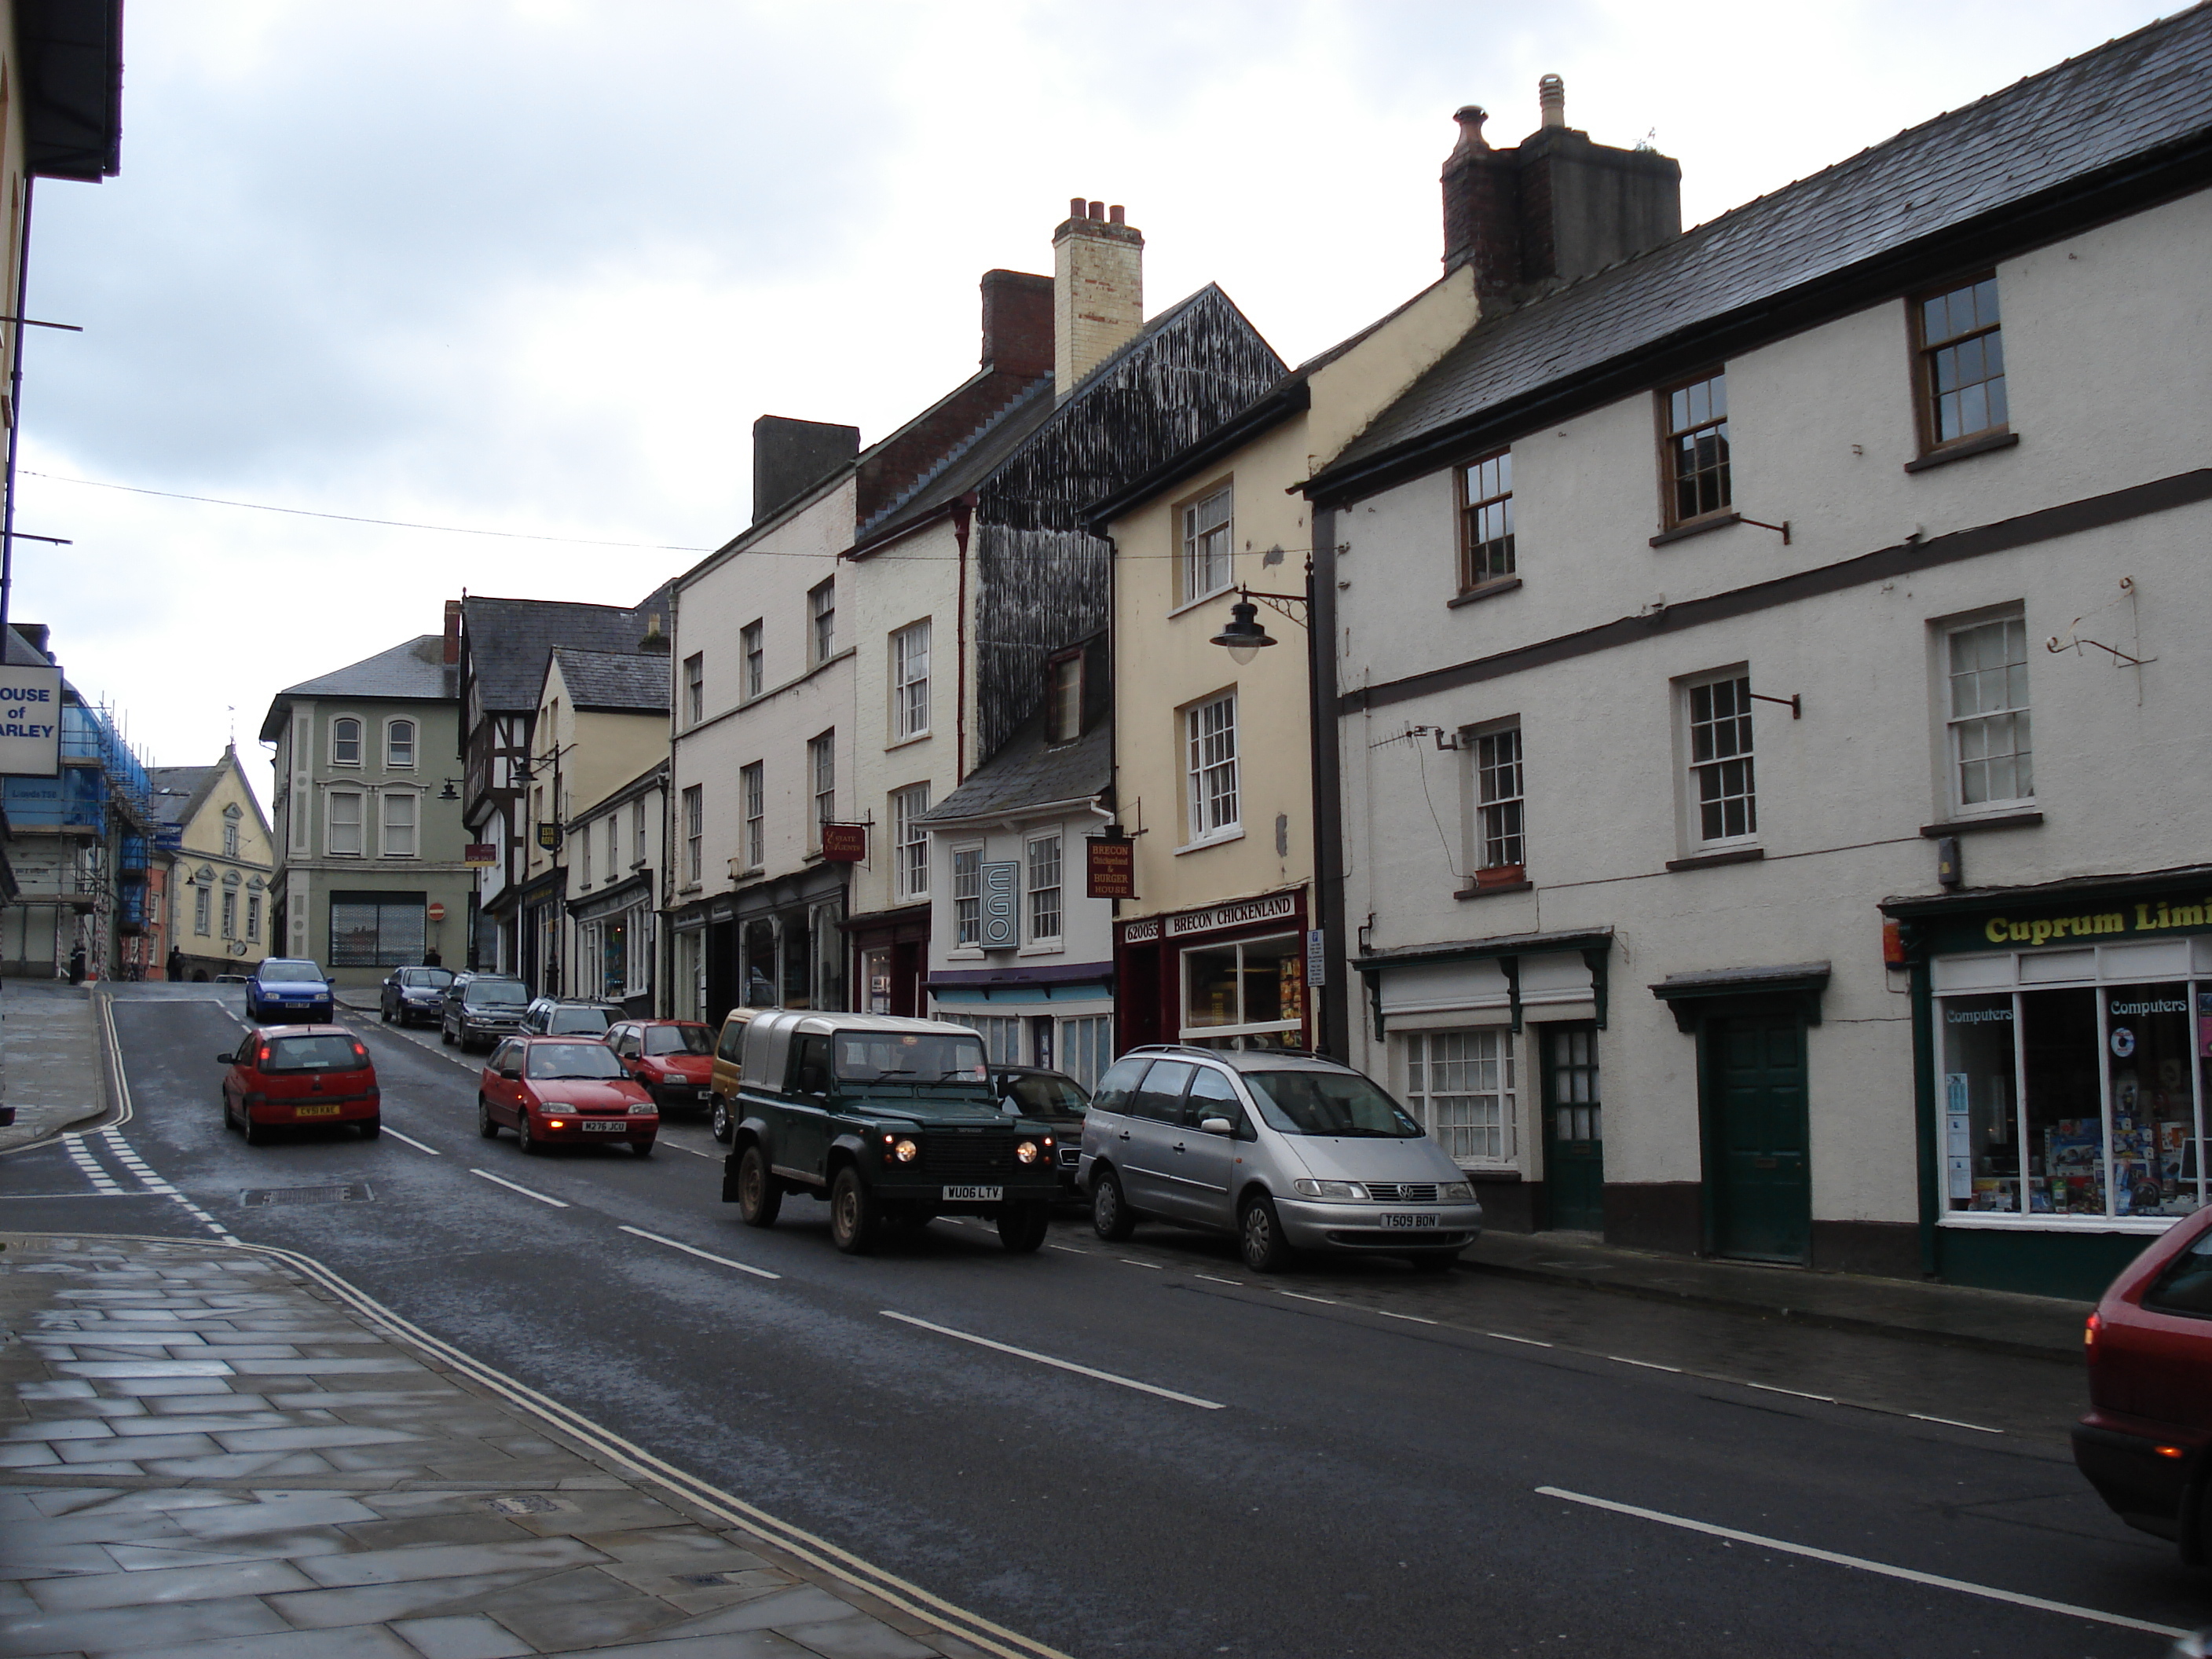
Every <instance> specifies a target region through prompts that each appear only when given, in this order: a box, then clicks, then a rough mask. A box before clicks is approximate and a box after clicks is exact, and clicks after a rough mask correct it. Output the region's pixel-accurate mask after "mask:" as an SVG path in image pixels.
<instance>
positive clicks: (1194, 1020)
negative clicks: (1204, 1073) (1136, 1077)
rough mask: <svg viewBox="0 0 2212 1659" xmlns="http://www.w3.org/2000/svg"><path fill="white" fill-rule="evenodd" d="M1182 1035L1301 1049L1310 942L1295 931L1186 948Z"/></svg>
mask: <svg viewBox="0 0 2212 1659" xmlns="http://www.w3.org/2000/svg"><path fill="white" fill-rule="evenodd" d="M1182 975H1183V1017H1182V1038H1183V1040H1184V1041H1185V1042H1203V1043H1206V1044H1208V1045H1210V1046H1213V1047H1218V1048H1296V1047H1297V1046H1299V1044H1300V1042H1301V1040H1302V1035H1303V1033H1304V1030H1305V972H1304V946H1303V945H1302V944H1301V942H1300V940H1299V938H1298V936H1297V934H1295V933H1290V934H1284V935H1279V936H1278V937H1276V938H1273V939H1248V940H1244V941H1243V942H1241V943H1239V944H1236V945H1199V946H1197V947H1195V948H1194V949H1191V950H1188V951H1184V952H1183V953H1182Z"/></svg>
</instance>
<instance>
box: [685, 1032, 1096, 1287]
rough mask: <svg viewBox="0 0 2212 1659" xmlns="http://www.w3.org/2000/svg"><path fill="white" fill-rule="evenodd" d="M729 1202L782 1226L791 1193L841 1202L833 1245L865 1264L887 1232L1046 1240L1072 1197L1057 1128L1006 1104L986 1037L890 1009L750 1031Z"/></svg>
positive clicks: (1023, 1247)
mask: <svg viewBox="0 0 2212 1659" xmlns="http://www.w3.org/2000/svg"><path fill="white" fill-rule="evenodd" d="M732 1104H733V1110H732V1113H731V1115H732V1118H734V1119H735V1120H736V1121H734V1123H733V1124H732V1131H731V1135H730V1153H729V1157H728V1158H726V1160H724V1163H723V1166H722V1201H723V1202H724V1203H726V1204H735V1205H737V1206H738V1210H739V1212H740V1213H741V1214H742V1215H743V1216H744V1219H745V1221H746V1223H747V1225H750V1226H755V1227H772V1226H774V1225H775V1218H776V1212H777V1211H778V1210H779V1209H781V1207H782V1204H783V1195H784V1194H786V1193H806V1194H811V1196H813V1197H816V1198H826V1199H827V1200H829V1236H830V1237H831V1239H832V1240H834V1241H835V1243H836V1246H837V1248H838V1249H841V1250H843V1251H845V1252H847V1253H848V1254H850V1255H865V1254H866V1252H867V1251H869V1250H872V1249H874V1248H875V1245H876V1241H877V1239H878V1237H879V1236H880V1235H881V1232H882V1230H883V1228H884V1224H886V1223H894V1224H897V1225H905V1226H912V1227H919V1226H921V1225H925V1224H926V1223H927V1222H928V1221H930V1220H931V1219H932V1218H934V1217H937V1216H940V1215H983V1216H989V1217H991V1218H994V1220H996V1221H997V1223H998V1225H999V1237H1000V1241H1001V1242H1002V1243H1004V1244H1005V1245H1006V1248H1007V1249H1010V1250H1015V1251H1029V1250H1034V1249H1036V1248H1037V1246H1039V1245H1040V1244H1042V1243H1044V1236H1045V1229H1046V1226H1047V1225H1048V1222H1049V1220H1050V1218H1051V1204H1052V1200H1053V1198H1054V1195H1055V1194H1057V1193H1058V1191H1059V1176H1058V1174H1057V1172H1056V1170H1055V1165H1056V1164H1057V1163H1058V1157H1057V1153H1056V1152H1055V1149H1054V1145H1053V1132H1052V1130H1051V1128H1050V1127H1049V1126H1048V1125H1045V1124H1042V1123H1033V1122H1030V1121H1028V1120H1027V1119H1024V1118H1018V1117H1010V1116H1008V1115H1006V1112H1005V1111H1004V1110H1002V1109H1000V1104H999V1101H998V1097H997V1096H996V1094H995V1093H994V1091H993V1090H992V1087H991V1073H990V1069H989V1067H988V1066H987V1065H986V1064H985V1061H984V1056H983V1043H982V1039H981V1038H980V1037H978V1036H976V1035H975V1032H973V1031H971V1030H968V1029H967V1027H965V1026H963V1025H951V1024H940V1023H939V1022H938V1021H935V1020H927V1019H897V1018H891V1017H890V1016H888V1015H882V1014H832V1013H820V1014H817V1013H804V1012H778V1013H764V1014H762V1015H760V1016H759V1017H758V1018H756V1019H754V1020H753V1022H752V1023H751V1024H749V1025H748V1026H746V1027H745V1032H744V1070H743V1082H742V1083H741V1084H740V1085H739V1087H738V1098H737V1100H736V1101H735V1102H734V1103H732Z"/></svg>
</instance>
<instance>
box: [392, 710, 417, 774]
mask: <svg viewBox="0 0 2212 1659" xmlns="http://www.w3.org/2000/svg"><path fill="white" fill-rule="evenodd" d="M403 731H404V732H406V733H407V735H406V737H404V738H402V737H401V736H400V735H399V734H400V732H403ZM421 737H422V727H420V726H417V725H416V723H415V722H414V721H413V720H386V722H385V723H384V765H385V769H386V771H391V772H412V771H413V770H414V769H415V756H416V750H418V749H419V747H420V746H421V744H420V741H419V740H420V738H421ZM403 752H404V755H405V757H406V758H404V760H403V759H402V758H401V755H402V754H403Z"/></svg>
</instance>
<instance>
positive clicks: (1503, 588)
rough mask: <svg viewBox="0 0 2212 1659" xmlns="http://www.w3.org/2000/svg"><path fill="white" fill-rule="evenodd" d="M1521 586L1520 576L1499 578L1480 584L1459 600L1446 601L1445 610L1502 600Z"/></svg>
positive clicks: (1462, 595)
mask: <svg viewBox="0 0 2212 1659" xmlns="http://www.w3.org/2000/svg"><path fill="white" fill-rule="evenodd" d="M1518 586H1521V579H1520V578H1519V577H1518V576H1499V577H1497V578H1495V579H1493V580H1490V581H1486V582H1479V583H1477V584H1476V585H1475V586H1473V587H1470V588H1468V590H1467V592H1464V593H1462V594H1461V595H1459V597H1458V598H1456V599H1446V600H1445V601H1444V609H1445V610H1447V611H1456V610H1458V609H1459V608H1460V606H1462V605H1480V603H1481V602H1482V601H1483V600H1485V599H1500V598H1502V597H1504V595H1505V594H1508V593H1510V592H1512V591H1513V590H1514V589H1515V588H1516V587H1518Z"/></svg>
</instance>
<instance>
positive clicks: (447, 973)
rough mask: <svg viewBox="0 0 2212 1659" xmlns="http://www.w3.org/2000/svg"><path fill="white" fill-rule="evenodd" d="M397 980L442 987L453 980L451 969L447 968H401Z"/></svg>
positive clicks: (405, 982)
mask: <svg viewBox="0 0 2212 1659" xmlns="http://www.w3.org/2000/svg"><path fill="white" fill-rule="evenodd" d="M399 982H400V983H401V984H402V985H429V986H436V987H445V986H447V985H451V984H452V983H453V970H452V969H447V968H402V969H400V970H399Z"/></svg>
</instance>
